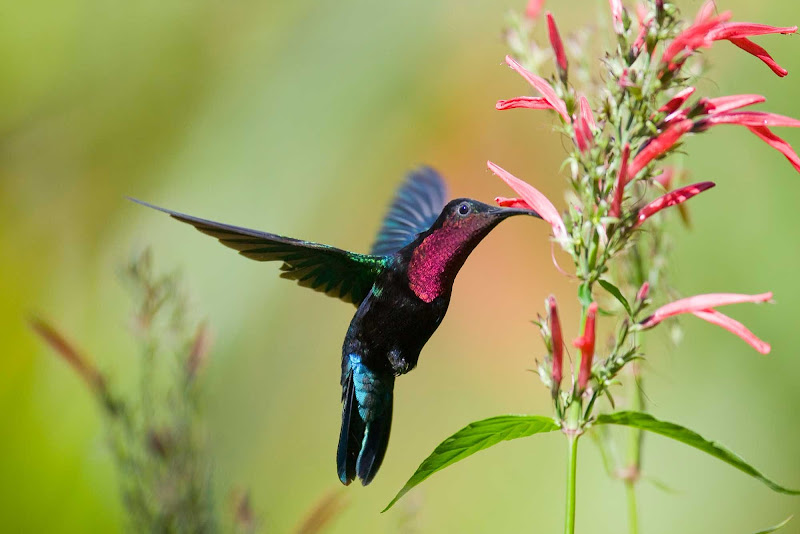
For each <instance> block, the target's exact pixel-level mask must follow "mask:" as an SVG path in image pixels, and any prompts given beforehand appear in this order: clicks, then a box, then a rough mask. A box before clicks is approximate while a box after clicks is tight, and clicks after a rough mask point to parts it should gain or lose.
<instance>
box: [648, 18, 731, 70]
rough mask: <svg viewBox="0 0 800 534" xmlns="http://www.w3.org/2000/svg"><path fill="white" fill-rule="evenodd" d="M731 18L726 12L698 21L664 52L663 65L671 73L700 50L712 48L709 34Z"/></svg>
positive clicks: (676, 38)
mask: <svg viewBox="0 0 800 534" xmlns="http://www.w3.org/2000/svg"><path fill="white" fill-rule="evenodd" d="M730 18H731V13H730V11H726V12H724V13H722V14H720V15H719V16H716V17H708V18H705V19H703V20H698V21H696V22H695V23H694V24H692V25H691V26H689V27H688V28H686V29H685V30H684V31H683V32H681V33H680V34H679V35H678V36H677V37H675V39H673V41H672V42H671V43H670V44H669V46H668V47H667V49H666V50H664V54H663V55H662V56H661V63H662V64H664V65H666V66H667V69H668V70H670V71H672V70H675V69H677V68H678V67H680V66H681V65H682V64H683V61H684V60H685V59H686V56H688V55H689V54H691V53H692V52H694V51H695V50H697V49H698V48H708V47H710V46H711V45H712V43H713V39H711V38H710V37H709V33H710V32H711V31H712V30H713V29H715V28H716V27H717V26H719V25H720V24H721V23H723V22H726V21H728V20H729V19H730Z"/></svg>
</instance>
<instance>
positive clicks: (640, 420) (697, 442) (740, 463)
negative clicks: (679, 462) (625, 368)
mask: <svg viewBox="0 0 800 534" xmlns="http://www.w3.org/2000/svg"><path fill="white" fill-rule="evenodd" d="M595 424H600V425H623V426H628V427H632V428H639V429H641V430H647V431H649V432H654V433H656V434H661V435H662V436H666V437H668V438H672V439H674V440H676V441H680V442H681V443H684V444H686V445H689V446H690V447H694V448H695V449H698V450H701V451H703V452H705V453H707V454H710V455H711V456H713V457H715V458H717V459H719V460H722V461H723V462H725V463H727V464H729V465H732V466H733V467H735V468H736V469H738V470H739V471H742V472H743V473H746V474H748V475H750V476H751V477H753V478H755V479H758V480H760V481H761V482H763V483H764V484H765V485H766V486H767V487H769V488H770V489H771V490H773V491H776V492H778V493H786V494H789V495H800V490H793V489H789V488H785V487H783V486H781V485H780V484H778V483H777V482H774V481H772V480H770V479H769V478H767V477H766V476H764V475H763V474H762V473H761V472H760V471H758V470H757V469H756V468H755V467H753V466H751V465H750V464H748V463H747V462H745V461H744V460H743V459H742V458H740V457H739V456H737V455H736V454H734V453H733V452H731V451H729V450H728V449H726V448H725V447H723V446H722V445H720V444H719V443H715V442H713V441H708V440H707V439H705V438H704V437H703V436H701V435H700V434H697V433H696V432H693V431H691V430H689V429H688V428H685V427H682V426H680V425H676V424H674V423H668V422H666V421H659V420H658V419H656V418H655V417H653V416H652V415H649V414H646V413H642V412H616V413H611V414H602V415H600V416H598V417H597V421H596V422H595Z"/></svg>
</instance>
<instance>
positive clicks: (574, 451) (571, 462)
mask: <svg viewBox="0 0 800 534" xmlns="http://www.w3.org/2000/svg"><path fill="white" fill-rule="evenodd" d="M567 442H568V444H569V445H568V447H569V458H568V460H567V514H566V518H565V519H564V534H574V533H575V482H576V479H577V474H578V436H577V435H571V436H567Z"/></svg>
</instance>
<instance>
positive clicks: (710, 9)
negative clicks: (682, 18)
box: [694, 0, 717, 22]
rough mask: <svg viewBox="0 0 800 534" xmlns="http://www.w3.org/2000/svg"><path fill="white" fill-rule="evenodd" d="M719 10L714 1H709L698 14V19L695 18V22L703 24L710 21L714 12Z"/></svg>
mask: <svg viewBox="0 0 800 534" xmlns="http://www.w3.org/2000/svg"><path fill="white" fill-rule="evenodd" d="M716 9H717V5H716V4H715V3H714V0H708V2H706V3H705V4H703V6H702V7H701V8H700V11H698V12H697V17H695V19H694V21H695V22H703V21H705V20H708V19H709V18H710V17H711V15H713V14H714V11H715V10H716Z"/></svg>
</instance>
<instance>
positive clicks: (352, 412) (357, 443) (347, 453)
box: [336, 371, 365, 486]
mask: <svg viewBox="0 0 800 534" xmlns="http://www.w3.org/2000/svg"><path fill="white" fill-rule="evenodd" d="M355 389H356V388H355V386H354V384H353V372H352V371H350V373H348V376H347V382H346V384H345V386H344V389H343V390H342V401H343V402H344V406H343V407H342V429H341V430H340V432H339V448H338V449H337V451H336V467H337V470H338V472H339V480H341V481H342V484H344V485H345V486H347V485H349V484H350V483H351V482H352V481H353V479H354V478H355V477H356V463H357V461H358V453H359V452H360V451H361V443H362V442H363V441H364V427H365V426H364V421H362V419H361V416H360V415H359V413H358V402H357V401H356V398H355Z"/></svg>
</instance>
